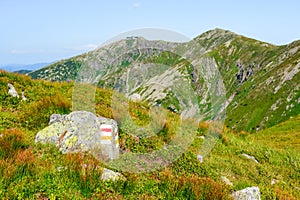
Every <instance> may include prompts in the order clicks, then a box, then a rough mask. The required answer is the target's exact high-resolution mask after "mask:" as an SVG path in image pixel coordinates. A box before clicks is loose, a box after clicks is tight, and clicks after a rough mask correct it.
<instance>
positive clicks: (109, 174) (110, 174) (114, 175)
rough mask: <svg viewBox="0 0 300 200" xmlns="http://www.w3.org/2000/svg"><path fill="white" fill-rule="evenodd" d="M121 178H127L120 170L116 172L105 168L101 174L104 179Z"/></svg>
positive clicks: (114, 179)
mask: <svg viewBox="0 0 300 200" xmlns="http://www.w3.org/2000/svg"><path fill="white" fill-rule="evenodd" d="M120 179H125V177H124V176H123V175H122V174H121V173H119V172H114V171H112V170H110V169H106V168H104V169H103V172H102V175H101V180H102V181H116V180H120Z"/></svg>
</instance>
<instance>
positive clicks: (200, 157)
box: [197, 154, 204, 163]
mask: <svg viewBox="0 0 300 200" xmlns="http://www.w3.org/2000/svg"><path fill="white" fill-rule="evenodd" d="M197 158H198V160H199V162H200V163H203V158H204V157H203V156H202V155H200V154H198V155H197Z"/></svg>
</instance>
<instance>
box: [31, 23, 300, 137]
mask: <svg viewBox="0 0 300 200" xmlns="http://www.w3.org/2000/svg"><path fill="white" fill-rule="evenodd" d="M193 42H194V43H196V44H197V45H198V49H196V50H195V49H194V50H193V49H192V48H191V46H189V45H191V44H192V43H193ZM137 44H138V45H140V46H139V47H140V49H135V47H134V45H137ZM153 47H155V48H153ZM160 47H163V48H166V49H170V50H174V52H175V54H176V52H183V53H182V55H194V54H195V55H196V56H197V58H193V59H196V60H199V61H200V65H203V64H204V63H206V64H207V63H210V65H215V66H217V68H218V70H219V71H220V74H221V77H222V81H223V84H224V86H225V88H226V99H227V100H226V103H224V104H226V110H227V117H226V121H225V123H226V125H227V126H228V127H230V128H233V129H236V130H237V131H240V130H246V131H251V132H255V131H257V130H260V129H262V128H265V127H270V126H273V125H275V124H277V123H279V122H281V121H283V120H286V119H288V118H289V117H292V116H294V115H296V114H298V113H299V111H298V110H299V108H300V107H299V102H300V100H299V99H300V92H299V87H300V86H299V85H300V84H299V81H297V80H300V73H298V72H299V65H300V64H299V63H300V51H299V49H300V41H299V40H298V41H294V42H292V43H290V44H287V45H280V46H276V45H273V44H269V43H265V42H261V41H259V40H255V39H252V38H248V37H245V36H242V35H238V34H235V33H233V32H231V31H228V30H223V29H219V28H217V29H214V30H210V31H207V32H205V33H203V34H201V35H199V36H197V37H195V38H194V39H193V40H192V41H191V42H190V43H181V44H179V43H177V44H176V43H170V42H169V43H168V42H164V41H148V40H145V39H142V38H136V39H124V40H121V41H119V42H116V43H112V44H110V45H106V46H104V47H101V48H98V49H96V50H94V51H90V52H87V53H85V54H81V55H78V56H76V57H72V58H70V59H66V60H62V61H59V62H57V63H54V64H52V65H50V66H48V67H45V68H42V69H40V70H38V71H35V72H32V73H30V74H29V75H30V76H32V77H33V78H42V79H46V80H51V81H71V80H75V79H76V77H77V76H78V74H79V73H80V69H81V65H82V63H83V62H84V61H86V60H88V59H94V61H95V62H99V63H102V64H98V69H97V70H96V71H97V73H98V78H99V86H101V87H111V86H113V87H115V86H117V85H120V84H121V82H122V81H123V82H122V83H123V84H124V82H126V81H127V82H126V84H127V83H128V84H129V85H130V84H131V86H130V88H131V89H130V90H128V88H127V92H126V94H127V95H128V96H130V95H132V94H133V93H138V94H139V95H140V96H141V97H142V99H147V100H148V101H149V100H150V101H152V102H153V103H154V104H159V105H163V106H165V107H169V108H170V109H172V110H175V111H180V109H181V110H182V107H185V106H186V105H183V103H182V102H183V100H182V99H181V100H180V99H178V96H176V95H175V96H174V94H172V93H171V92H170V91H169V90H167V89H166V88H168V87H169V86H168V83H167V82H165V81H163V80H165V79H166V78H167V77H168V79H169V83H171V82H172V84H173V83H175V82H176V81H175V79H172V78H171V79H170V77H175V76H174V75H175V74H177V75H179V74H180V76H183V77H186V79H185V80H189V81H191V82H193V88H194V89H195V90H196V91H197V92H196V93H197V95H198V96H202V99H200V100H199V106H200V108H199V109H200V110H202V111H201V112H203V113H204V116H206V118H207V119H209V118H212V117H213V116H212V113H210V114H209V109H211V108H210V106H209V94H208V93H207V92H205V88H206V86H205V85H203V84H204V82H205V79H203V77H200V78H199V77H195V73H199V71H198V72H197V71H195V69H193V64H192V63H190V64H192V65H190V64H188V63H186V62H184V61H180V59H179V58H178V57H176V55H174V54H171V53H170V52H161V51H159V50H158V49H159V48H160ZM149 48H151V49H149ZM141 49H142V51H141ZM107 51H110V52H113V53H112V54H107ZM124 51H125V52H126V51H127V53H125V54H124ZM120 52H122V56H121V57H120V56H119V55H118V54H119V53H120ZM205 57H207V58H209V60H210V61H209V62H206V61H205ZM176 59H177V61H176ZM178 59H179V60H178ZM103 60H104V61H105V62H104V61H103ZM149 61H151V62H154V63H159V62H160V63H162V64H167V65H168V64H169V65H170V66H173V68H163V71H160V70H158V69H157V71H153V70H152V71H151V70H150V68H149V67H148V68H147V67H143V64H142V65H136V63H137V62H141V63H146V62H149ZM192 62H193V61H192ZM196 63H197V62H196ZM176 66H177V68H176ZM180 66H181V67H180ZM174 67H175V68H176V69H175V70H173V72H172V73H169V72H167V71H168V70H171V69H174ZM96 68H97V67H96ZM145 70H146V71H145ZM201 70H202V72H204V71H207V70H206V69H205V68H202V69H201ZM201 70H200V71H201ZM203 70H204V71H203ZM49 71H50V72H49ZM51 71H52V72H51ZM134 71H136V73H134ZM142 71H143V72H142ZM138 72H139V73H145V74H148V75H147V76H148V78H146V79H141V78H136V77H137V76H139V74H137V73H138ZM164 72H165V74H168V75H163V74H164ZM155 73H157V74H155ZM126 74H127V75H126ZM128 74H130V75H131V78H132V79H131V80H130V82H131V83H129V82H128V78H127V79H126V77H128ZM162 75H163V76H162ZM90 76H91V75H90ZM150 76H151V77H150ZM155 76H156V77H155ZM151 78H152V79H153V78H154V79H153V80H156V82H159V83H161V84H162V87H160V88H157V86H155V85H153V84H152V83H151V81H150V79H151ZM195 80H196V81H195ZM120 81H121V82H120ZM149 81H150V82H149ZM203 81H204V82H203ZM147 82H148V83H147ZM152 82H153V81H152ZM149 84H150V85H149ZM164 88H165V89H164ZM115 89H116V88H115ZM123 89H124V88H123ZM123 89H122V90H123ZM118 90H121V88H118ZM152 91H155V92H154V93H153V92H152ZM123 92H124V90H123ZM151 95H152V96H151ZM158 97H159V98H158ZM180 102H181V103H180ZM201 102H202V105H200V104H201ZM205 113H206V114H205Z"/></svg>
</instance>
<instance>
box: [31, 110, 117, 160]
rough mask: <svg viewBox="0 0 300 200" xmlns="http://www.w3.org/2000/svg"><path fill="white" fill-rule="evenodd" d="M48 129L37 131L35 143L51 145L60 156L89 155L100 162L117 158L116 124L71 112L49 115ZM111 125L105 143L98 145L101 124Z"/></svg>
mask: <svg viewBox="0 0 300 200" xmlns="http://www.w3.org/2000/svg"><path fill="white" fill-rule="evenodd" d="M49 124H50V125H49V126H48V127H46V128H45V129H43V130H41V131H39V132H38V133H37V135H36V138H35V142H40V143H53V144H55V145H56V146H57V147H59V149H60V151H61V152H62V153H71V152H89V153H92V154H93V155H97V158H99V159H100V158H101V159H104V160H108V159H110V160H112V159H116V158H117V157H118V155H119V146H118V138H117V136H118V134H117V133H118V126H117V122H116V121H114V120H112V119H107V118H104V117H96V116H95V115H94V114H93V113H91V112H86V111H75V112H72V113H70V114H68V115H59V114H53V115H51V117H50V122H49ZM102 124H105V125H109V126H111V131H110V132H108V133H106V134H109V136H107V137H106V139H107V140H109V141H108V142H107V144H102V140H103V137H102V135H103V131H101V130H100V128H101V125H102Z"/></svg>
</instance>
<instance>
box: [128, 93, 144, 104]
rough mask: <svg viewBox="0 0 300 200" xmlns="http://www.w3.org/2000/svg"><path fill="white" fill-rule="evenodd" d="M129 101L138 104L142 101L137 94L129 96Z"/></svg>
mask: <svg viewBox="0 0 300 200" xmlns="http://www.w3.org/2000/svg"><path fill="white" fill-rule="evenodd" d="M129 99H130V100H131V101H133V102H138V101H141V100H142V97H141V95H140V94H138V93H133V94H132V95H130V96H129Z"/></svg>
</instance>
